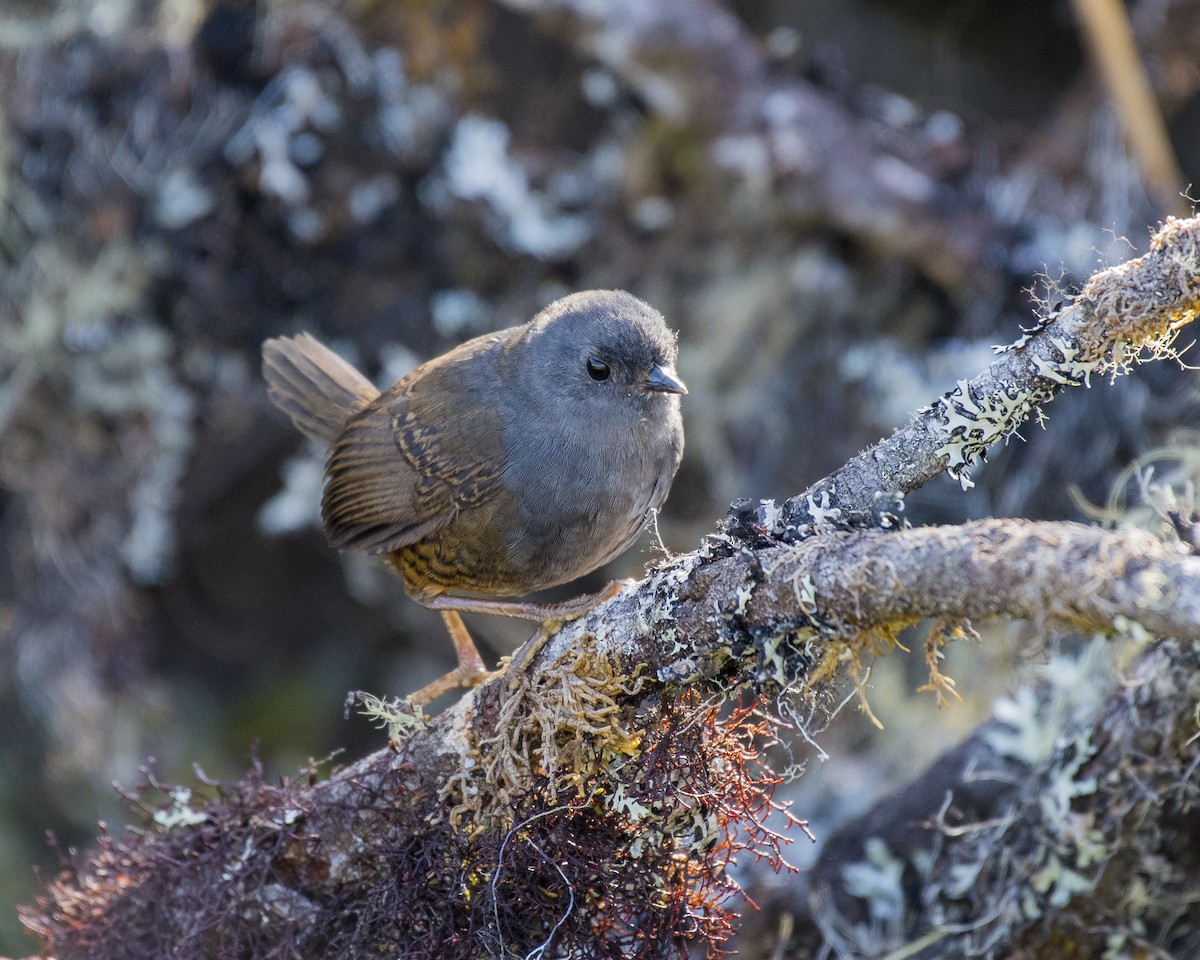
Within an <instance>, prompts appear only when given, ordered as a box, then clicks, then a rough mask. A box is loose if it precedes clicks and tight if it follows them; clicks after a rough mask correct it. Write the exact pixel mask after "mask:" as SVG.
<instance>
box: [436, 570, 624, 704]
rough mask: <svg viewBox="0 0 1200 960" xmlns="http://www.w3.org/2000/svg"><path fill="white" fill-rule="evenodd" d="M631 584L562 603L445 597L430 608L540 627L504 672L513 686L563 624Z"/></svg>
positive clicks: (620, 583)
mask: <svg viewBox="0 0 1200 960" xmlns="http://www.w3.org/2000/svg"><path fill="white" fill-rule="evenodd" d="M632 582H633V581H632V580H613V581H611V582H610V583H608V584H607V585H606V586H605V587H604V589H603V590H600V591H599V592H597V593H585V594H583V596H579V597H575V598H574V599H573V600H567V601H564V602H563V603H520V602H516V601H505V600H477V599H475V598H472V597H452V596H448V595H447V594H442V595H441V596H439V597H435V598H434V599H433V600H432V601H431V602H430V604H429V605H430V606H431V607H432V608H433V609H435V610H438V609H442V610H445V609H446V608H453V609H458V610H468V611H470V612H472V613H490V614H493V615H494V616H499V617H515V618H518V619H521V620H533V621H534V622H536V623H538V624H540V626H539V628H538V632H537V633H535V634H534V635H533V636H532V637H530V638H529V639H528V640H527V641H525V643H524V644H522V645H521V647H520V649H519V650H517V652H516V653H515V654H513V657H512V659H511V660H510V661H509V664H508V669H507V670H506V671H505V673H506V674H507V675H508V677H509V683H510V684H511V683H512V682H513V679H514V678H516V677H518V676H520V675H521V674H522V673H523V672H524V671H525V668H526V667H527V666H528V665H529V663H530V661H531V660H533V658H534V657H535V656H537V654H538V653H539V652H540V651H541V649H542V647H544V646H545V645H546V642H547V641H548V640H549V639H550V638H551V637H552V636H554V634H555V631H557V629H558V628H559V627H560V626H561V625H562V624H564V623H567V622H568V621H571V620H577V619H579V618H580V617H582V616H583V615H584V614H586V613H589V612H591V611H592V610H595V609H596V607H598V606H599V605H600V604H602V603H603V602H604V601H605V600H609V599H611V598H612V597H615V596H616V595H617V594H618V593H620V591H621V589H622V588H623V587H625V586H626V585H627V584H630V583H632ZM460 604H461V606H460ZM443 615H444V614H443Z"/></svg>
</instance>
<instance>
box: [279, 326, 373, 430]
mask: <svg viewBox="0 0 1200 960" xmlns="http://www.w3.org/2000/svg"><path fill="white" fill-rule="evenodd" d="M263 376H264V377H266V379H267V393H268V394H269V395H270V397H271V400H272V401H273V402H274V404H275V406H277V407H278V408H279V409H280V410H282V411H283V412H284V413H286V414H287V415H288V416H289V417H291V418H292V423H294V424H295V425H296V426H297V427H298V428H299V429H300V431H301V432H302V433H303V434H304V435H305V436H308V437H312V439H314V440H316V441H318V442H319V443H321V444H323V445H325V446H326V447H328V446H331V445H332V444H333V441H334V440H336V439H337V437H338V434H340V433H341V431H342V428H343V427H344V426H345V425H346V421H347V420H349V419H350V418H351V417H352V416H353V415H354V414H356V413H358V411H359V410H361V409H362V408H363V407H365V406H366V405H367V404H368V403H370V402H371V401H372V400H374V399H375V398H376V397H377V396H379V391H378V390H376V389H375V387H374V386H373V385H372V384H371V381H370V380H368V379H367V378H366V377H364V376H363V375H362V374H361V373H359V372H358V371H357V370H355V369H354V368H353V367H352V366H350V364H348V363H347V362H346V361H345V360H343V359H342V358H341V357H339V356H338V355H337V354H336V353H334V352H333V351H332V350H330V349H329V348H328V347H326V346H325V345H324V344H322V343H321V342H320V341H318V340H316V339H315V338H313V337H311V336H309V335H308V334H307V333H302V334H300V335H299V336H298V337H279V338H276V339H274V340H268V341H267V342H266V343H264V344H263Z"/></svg>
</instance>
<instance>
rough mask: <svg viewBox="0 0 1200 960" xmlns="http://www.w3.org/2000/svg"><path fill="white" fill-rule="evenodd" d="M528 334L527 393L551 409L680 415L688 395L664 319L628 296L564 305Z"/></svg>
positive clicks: (592, 295)
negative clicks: (682, 398) (682, 401)
mask: <svg viewBox="0 0 1200 960" xmlns="http://www.w3.org/2000/svg"><path fill="white" fill-rule="evenodd" d="M522 333H523V335H522V339H523V340H524V341H525V342H527V343H528V344H529V351H528V354H527V356H526V358H525V359H526V364H527V366H526V370H525V378H527V385H528V386H531V387H533V391H532V392H540V393H541V396H542V401H543V403H544V404H545V405H546V406H547V407H551V408H552V407H553V406H554V405H556V404H569V405H570V406H572V407H573V408H575V409H577V410H580V411H582V412H583V415H584V416H585V417H588V416H589V414H591V415H594V416H595V417H603V418H614V417H615V418H618V419H619V418H621V417H628V418H634V419H641V418H643V417H645V416H647V415H648V414H651V413H653V412H654V411H656V410H657V411H660V412H662V413H668V412H669V411H670V410H672V409H675V410H677V409H678V400H677V399H676V395H678V394H681V393H686V392H687V391H686V389H685V388H684V386H683V383H682V381H681V380H680V379H679V376H678V374H677V373H676V372H675V358H676V344H675V334H674V333H673V332H672V331H671V330H670V329H669V328H668V327H667V325H666V321H665V320H664V319H663V317H662V314H660V313H659V312H658V311H657V310H655V309H653V308H652V307H651V306H649V305H648V304H646V303H644V302H642V301H641V300H639V299H638V298H637V297H634V296H632V295H631V294H628V293H625V292H624V291H620V290H589V291H585V292H583V293H577V294H573V295H571V296H568V297H564V298H563V299H561V300H558V301H556V302H555V303H553V304H551V305H550V306H549V307H547V308H546V309H545V310H543V311H542V312H541V313H540V314H538V316H537V317H535V318H534V319H533V320H532V321H530V323H529V324H528V325H527V326H526V327H525V328H524V330H523V332H522ZM539 405H541V404H539Z"/></svg>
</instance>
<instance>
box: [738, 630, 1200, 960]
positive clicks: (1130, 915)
mask: <svg viewBox="0 0 1200 960" xmlns="http://www.w3.org/2000/svg"><path fill="white" fill-rule="evenodd" d="M1088 659H1090V660H1092V661H1095V660H1096V659H1097V658H1095V657H1091V658H1087V657H1066V656H1064V657H1061V658H1060V659H1059V660H1057V661H1056V662H1055V666H1056V667H1057V669H1054V670H1049V671H1047V673H1046V677H1045V679H1044V680H1043V682H1042V683H1041V684H1039V685H1038V686H1037V688H1036V689H1033V690H1029V691H1028V692H1027V694H1026V696H1024V697H1023V698H1022V702H1020V703H1017V702H1015V701H1006V702H1004V703H1002V704H1001V709H1000V710H999V711H997V713H996V715H995V716H994V717H993V718H992V719H990V720H988V721H987V722H985V723H984V724H983V725H981V726H980V727H979V728H978V729H977V730H976V731H975V733H974V734H973V735H972V736H970V737H969V738H967V739H966V740H965V741H964V742H963V743H962V744H960V745H959V746H957V747H955V748H954V749H953V750H951V751H949V752H948V753H947V754H945V755H944V756H943V757H941V758H940V759H939V760H937V761H936V762H935V763H934V764H933V765H932V766H931V767H930V768H929V769H928V770H926V771H925V772H924V773H923V775H922V776H921V777H920V778H918V779H917V780H915V781H914V782H913V783H912V784H911V785H909V786H908V787H906V788H905V789H904V790H902V791H901V792H899V793H898V794H895V795H891V796H888V797H887V798H886V799H884V800H882V801H880V802H879V803H878V804H877V805H876V806H875V807H873V808H872V809H871V810H870V811H868V812H867V813H866V814H864V815H863V816H861V817H857V818H855V819H853V820H851V821H849V822H847V823H845V824H843V825H841V827H840V828H839V829H838V830H837V831H836V832H835V833H834V834H832V835H831V836H829V837H827V838H825V843H824V846H823V848H822V852H821V855H820V856H819V858H818V860H817V862H816V863H815V864H814V866H813V868H812V870H811V871H809V873H808V874H807V875H806V876H805V877H804V878H803V880H802V882H799V883H796V884H794V885H789V886H788V887H786V888H785V887H780V888H777V889H776V890H775V891H774V892H773V893H771V894H770V895H769V897H768V898H766V899H763V900H760V903H761V905H762V906H763V912H762V914H761V915H758V916H757V917H754V918H752V919H751V923H753V924H755V925H756V926H758V927H759V929H761V930H762V931H763V934H762V937H763V939H766V940H767V941H769V942H770V941H774V940H776V939H780V938H778V935H777V934H776V933H775V931H776V930H777V929H778V926H779V922H780V917H781V916H784V915H786V916H788V917H789V922H788V926H789V928H790V929H791V930H792V931H793V933H792V934H791V935H789V936H786V937H783V938H782V939H783V940H784V941H785V943H783V944H782V945H781V946H780V953H779V954H778V955H779V956H786V957H787V958H789V960H802V958H809V957H816V956H823V955H825V954H824V953H823V951H827V950H828V949H829V947H830V946H831V945H836V948H837V954H838V955H839V956H842V957H864V958H865V957H881V956H920V957H922V958H924V960H940V958H953V960H959V958H972V957H993V956H1021V957H1029V958H1037V957H1046V958H1051V957H1060V956H1063V955H1064V953H1066V952H1068V951H1070V952H1073V953H1074V954H1075V955H1078V956H1088V957H1098V956H1113V957H1125V956H1147V957H1149V956H1155V957H1191V956H1196V955H1197V953H1198V952H1200V926H1197V924H1196V923H1195V922H1194V918H1195V916H1196V909H1197V905H1198V904H1200V900H1198V899H1197V897H1198V893H1197V891H1198V888H1197V884H1196V876H1197V871H1198V870H1200V856H1198V852H1200V818H1198V817H1197V816H1196V810H1197V807H1198V805H1200V781H1198V779H1197V770H1198V769H1200V717H1198V716H1197V712H1196V709H1197V688H1198V684H1200V645H1198V644H1197V643H1196V642H1195V641H1194V640H1193V641H1191V642H1168V643H1164V644H1160V645H1156V646H1154V647H1151V648H1148V649H1145V650H1144V651H1143V652H1142V653H1141V655H1140V656H1138V657H1137V659H1136V660H1135V662H1134V663H1133V664H1132V665H1131V666H1129V667H1127V668H1125V669H1124V670H1122V672H1121V678H1120V679H1121V682H1120V683H1116V684H1113V683H1111V679H1112V678H1111V677H1110V676H1109V675H1108V674H1110V673H1111V670H1102V669H1097V668H1096V666H1095V664H1094V663H1093V664H1091V665H1089V664H1087V663H1086V662H1085V661H1086V660H1088ZM1081 684H1094V685H1095V687H1096V689H1095V690H1094V692H1092V693H1090V695H1089V693H1088V692H1087V691H1086V690H1085V691H1081V690H1080V689H1079V685H1081ZM768 931H769V932H768Z"/></svg>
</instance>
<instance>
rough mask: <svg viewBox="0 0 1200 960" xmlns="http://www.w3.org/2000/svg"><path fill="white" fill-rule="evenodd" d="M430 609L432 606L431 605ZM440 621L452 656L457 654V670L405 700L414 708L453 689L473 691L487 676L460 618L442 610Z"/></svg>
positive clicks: (486, 670)
mask: <svg viewBox="0 0 1200 960" xmlns="http://www.w3.org/2000/svg"><path fill="white" fill-rule="evenodd" d="M431 606H432V605H431ZM441 614H442V620H443V622H445V624H446V629H447V630H448V631H449V632H450V641H451V642H452V643H453V644H454V652H455V653H457V654H458V666H457V667H455V668H454V669H453V670H451V671H450V672H449V673H447V674H446V675H445V676H441V677H438V678H437V679H436V680H434V681H433V683H429V684H426V685H425V686H423V687H422V688H421V689H420V690H418V691H417V692H416V693H414V694H411V695H410V696H409V699H410V700H411V701H412V702H413V703H415V704H417V705H418V706H424V705H425V704H427V703H429V702H430V701H432V700H436V699H437V698H438V697H440V696H441V695H442V694H443V693H446V692H447V691H448V690H453V689H454V688H455V687H473V686H475V685H476V684H478V683H482V682H483V681H484V680H485V679H487V677H489V676H490V675H491V674H490V673H489V672H488V669H487V667H485V666H484V665H483V658H482V657H481V656H480V655H479V650H478V649H477V648H476V647H475V641H474V640H472V639H471V634H469V633H468V632H467V625H466V624H465V623H463V622H462V617H460V616H459V615H458V613H457V612H456V611H454V610H442V611H441Z"/></svg>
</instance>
